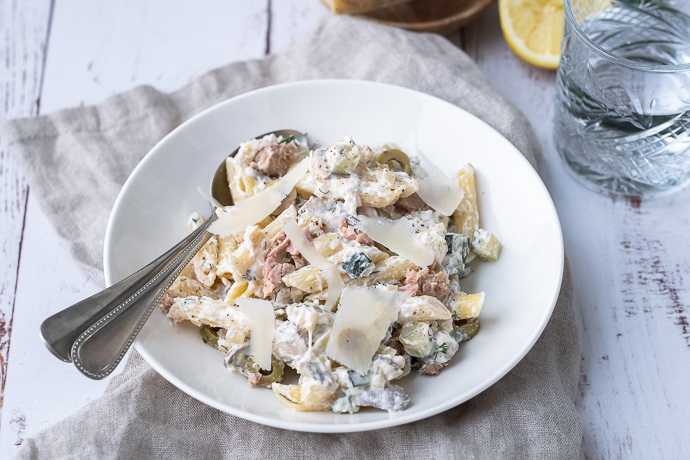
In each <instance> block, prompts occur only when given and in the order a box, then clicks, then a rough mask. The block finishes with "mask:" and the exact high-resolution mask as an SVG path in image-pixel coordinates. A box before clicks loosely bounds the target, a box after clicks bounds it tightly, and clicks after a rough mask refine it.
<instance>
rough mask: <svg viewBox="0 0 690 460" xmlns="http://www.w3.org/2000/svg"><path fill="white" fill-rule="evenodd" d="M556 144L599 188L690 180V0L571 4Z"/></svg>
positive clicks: (634, 192)
mask: <svg viewBox="0 0 690 460" xmlns="http://www.w3.org/2000/svg"><path fill="white" fill-rule="evenodd" d="M564 9H565V21H564V23H565V24H564V35H563V41H562V42H561V61H560V65H559V68H558V73H557V94H556V110H555V128H554V140H555V143H556V148H557V150H558V152H559V154H560V156H561V157H562V158H563V160H564V161H565V163H566V164H567V165H568V166H569V167H570V169H572V171H574V172H575V174H576V176H578V177H580V178H582V179H584V180H585V181H584V182H585V183H586V184H588V185H591V186H593V187H594V188H596V189H598V190H604V191H609V192H613V193H615V194H624V195H631V196H648V195H654V194H659V193H661V192H665V191H672V190H677V189H679V188H680V187H681V186H682V185H684V184H686V183H688V182H689V180H690V16H688V14H687V13H688V9H690V0H679V1H678V2H675V3H674V2H671V1H662V0H565V3H564Z"/></svg>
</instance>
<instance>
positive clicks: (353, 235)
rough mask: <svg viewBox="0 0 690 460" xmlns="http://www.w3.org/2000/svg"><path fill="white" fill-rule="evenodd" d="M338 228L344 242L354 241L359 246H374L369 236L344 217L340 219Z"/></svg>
mask: <svg viewBox="0 0 690 460" xmlns="http://www.w3.org/2000/svg"><path fill="white" fill-rule="evenodd" d="M352 220H354V219H352ZM338 226H339V227H340V231H341V232H343V237H344V238H345V239H346V240H350V241H356V242H358V243H359V244H365V245H367V246H373V245H374V240H372V239H371V238H370V237H369V235H367V234H366V233H365V232H363V231H361V230H360V229H358V228H357V227H356V226H355V225H354V224H353V223H352V222H351V221H348V219H346V218H345V217H341V218H340V222H339V224H338Z"/></svg>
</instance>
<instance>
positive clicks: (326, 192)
mask: <svg viewBox="0 0 690 460" xmlns="http://www.w3.org/2000/svg"><path fill="white" fill-rule="evenodd" d="M319 192H321V193H323V194H324V195H328V192H329V190H326V191H325V192H324V191H323V190H321V188H319Z"/></svg>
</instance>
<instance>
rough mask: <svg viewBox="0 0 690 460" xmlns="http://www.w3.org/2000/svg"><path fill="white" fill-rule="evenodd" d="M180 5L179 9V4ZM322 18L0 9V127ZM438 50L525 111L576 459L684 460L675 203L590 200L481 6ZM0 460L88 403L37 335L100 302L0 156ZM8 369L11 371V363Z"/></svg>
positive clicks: (684, 279)
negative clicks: (84, 304)
mask: <svg viewBox="0 0 690 460" xmlns="http://www.w3.org/2000/svg"><path fill="white" fill-rule="evenodd" d="M192 4H193V5H192ZM327 14H329V13H328V11H327V10H326V9H325V8H324V7H323V6H322V5H321V4H320V2H319V1H318V0H254V1H242V0H201V1H197V2H185V1H183V0H175V1H171V0H167V1H165V0H149V1H146V2H140V1H136V0H119V1H110V2H106V1H104V0H101V1H94V0H0V88H1V90H0V121H2V120H7V119H11V118H15V117H25V116H32V115H37V114H46V113H49V112H52V111H54V110H58V109H62V108H66V107H72V106H78V105H83V104H94V103H97V102H99V101H101V100H103V99H104V98H106V97H107V96H110V95H112V94H115V93H117V92H120V91H124V90H127V89H129V88H132V87H134V86H136V85H141V84H150V85H153V86H156V87H157V88H159V89H161V90H163V91H171V90H175V89H177V88H178V87H180V86H182V85H184V84H185V83H187V82H188V81H190V80H191V79H192V78H194V77H196V76H198V75H200V74H202V73H204V72H206V71H207V70H210V69H212V68H214V67H217V66H221V65H223V64H226V63H229V62H232V61H238V60H244V59H253V58H260V57H262V56H264V55H266V54H268V53H271V52H274V51H276V50H279V49H280V48H283V47H286V46H289V45H290V43H291V42H293V41H294V40H295V39H298V38H299V37H300V36H302V35H303V34H304V33H305V32H307V31H308V30H309V29H310V28H311V27H312V26H313V25H314V24H315V23H316V22H317V21H318V20H319V18H321V17H323V16H325V15H327ZM448 38H449V39H450V40H451V41H452V42H453V43H455V44H456V45H457V46H460V47H461V48H462V49H464V50H465V51H466V52H467V53H468V54H469V55H470V56H471V57H472V58H474V59H475V60H476V62H477V63H478V64H479V66H480V67H481V68H482V70H483V71H484V72H485V73H486V75H487V76H488V78H489V79H490V80H491V82H492V83H493V84H494V85H495V87H496V88H497V89H498V91H499V92H500V93H501V94H502V95H503V96H505V97H506V98H507V99H508V100H510V101H512V102H513V103H514V104H515V105H517V106H518V107H519V108H520V109H521V110H523V111H524V112H525V114H526V115H527V116H528V118H529V119H530V121H531V122H532V124H533V126H534V129H535V130H536V132H537V134H538V136H539V138H540V140H541V142H542V146H543V149H544V156H543V159H542V161H541V164H540V169H541V175H542V177H543V179H544V182H545V183H546V185H547V187H548V189H549V191H550V192H551V195H552V196H553V199H554V201H555V203H556V207H557V209H558V212H559V214H560V218H561V220H562V224H563V231H564V235H565V242H566V250H567V253H568V255H569V257H570V262H571V264H572V268H573V272H574V278H575V286H576V291H577V294H578V299H577V306H578V315H579V324H580V330H581V336H582V365H581V371H580V385H579V388H580V391H579V394H578V398H577V406H578V408H579V410H580V413H581V415H582V420H583V427H584V439H583V444H582V446H583V449H582V457H584V458H592V459H593V458H639V459H650V458H664V459H674V458H688V457H690V436H688V435H689V434H690V421H689V420H690V396H689V392H688V387H689V386H690V326H689V324H688V318H687V317H688V315H690V289H689V288H688V283H689V282H690V245H689V244H688V236H687V229H688V228H689V227H690V192H688V191H685V192H682V193H680V194H677V195H675V196H672V197H670V198H666V199H663V200H657V201H649V202H647V201H645V202H642V203H639V202H635V201H626V200H623V199H614V198H611V197H608V196H601V195H597V194H595V193H592V192H590V191H588V190H586V189H584V188H583V187H582V186H580V185H579V184H578V183H576V182H575V181H574V180H573V179H571V177H570V176H569V175H568V174H567V173H566V171H565V169H564V167H563V165H562V164H561V162H560V160H559V159H558V157H557V155H556V154H555V151H554V148H553V142H552V139H551V127H552V121H551V119H552V114H553V110H552V103H553V97H554V80H555V74H554V72H549V71H543V70H539V69H536V68H533V67H531V66H529V65H527V64H524V63H522V62H521V61H520V60H519V59H517V58H516V57H515V56H514V55H513V54H512V53H511V52H510V50H509V49H508V47H507V46H506V44H505V41H504V40H503V37H502V35H501V32H500V26H499V22H498V14H497V11H496V8H495V7H494V8H493V9H492V10H490V11H489V12H488V13H487V14H485V15H484V16H483V17H482V18H481V19H480V20H479V21H478V22H476V23H474V24H473V25H471V26H469V27H466V28H465V29H462V30H460V31H458V32H455V33H452V34H450V35H449V36H448ZM0 200H2V203H1V205H0V248H1V249H0V252H1V254H2V256H1V258H0V364H1V368H0V382H1V388H0V398H1V399H0V401H2V413H1V414H2V416H1V422H0V458H6V457H8V456H9V455H10V454H12V453H13V452H14V451H15V450H16V449H17V447H18V446H19V445H21V443H22V441H23V440H24V439H26V438H27V437H28V436H32V435H34V434H36V433H37V432H38V431H40V430H41V429H43V428H46V427H48V426H50V425H51V424H53V423H54V422H56V421H58V420H60V419H62V418H64V417H65V416H67V415H69V414H71V413H73V412H74V411H76V410H77V409H78V408H80V407H82V406H83V405H84V404H86V403H87V402H89V401H92V400H93V399H95V398H97V397H98V396H99V395H100V394H101V393H102V391H103V389H104V387H105V385H106V382H95V381H90V380H87V379H86V378H84V377H82V375H81V374H79V373H78V372H77V371H76V370H75V369H74V368H73V366H71V365H69V364H65V363H62V362H59V361H58V360H56V359H55V358H53V356H52V355H50V353H49V352H48V351H47V350H46V349H45V348H44V347H43V345H42V344H41V342H40V341H39V338H38V327H39V325H40V323H41V322H42V320H43V319H44V318H46V317H47V316H49V315H50V314H52V313H55V312H56V311H58V310H60V309H62V308H64V307H66V306H68V305H70V304H72V303H74V302H76V301H78V300H80V299H82V298H84V297H87V296H89V295H91V294H93V293H95V292H96V291H98V290H99V288H100V286H99V285H98V284H97V283H96V282H94V281H93V280H92V279H90V278H89V277H88V276H87V275H85V274H84V273H82V272H81V271H80V270H79V269H78V268H77V267H76V265H75V263H74V262H73V261H72V260H71V258H70V256H69V254H68V252H67V250H66V247H65V246H64V245H63V244H62V243H61V241H60V239H59V238H58V235H57V234H56V233H55V231H54V230H53V229H52V228H51V226H50V225H49V223H48V222H47V220H46V218H45V216H44V214H43V213H42V212H41V209H40V208H39V207H38V205H37V203H36V200H35V198H34V197H33V196H32V195H31V190H30V188H29V187H28V185H27V183H26V181H25V180H24V178H23V176H22V172H21V171H20V169H19V168H18V166H17V163H16V161H15V160H14V159H13V158H12V157H10V156H9V155H8V153H7V151H6V150H0ZM10 358H11V359H10Z"/></svg>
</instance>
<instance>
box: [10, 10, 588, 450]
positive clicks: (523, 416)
mask: <svg viewBox="0 0 690 460" xmlns="http://www.w3.org/2000/svg"><path fill="white" fill-rule="evenodd" d="M314 78H349V79H362V80H374V81H381V82H386V83H393V84H397V85H401V86H406V87H409V88H414V89H417V90H420V91H423V92H425V93H429V94H433V95H435V96H438V97H440V98H442V99H445V100H447V101H450V102H452V103H454V104H456V105H458V106H460V107H462V108H463V109H465V110H467V111H469V112H471V113H473V114H475V115H477V116H478V117H480V118H481V119H483V120H484V121H486V122H487V123H489V124H490V125H491V126H493V127H494V128H495V129H496V130H498V131H499V132H500V133H502V134H503V135H504V136H505V137H506V138H508V139H509V140H510V141H511V142H512V143H513V144H514V145H515V146H516V147H517V148H518V149H519V150H520V151H521V152H522V153H523V154H524V155H525V156H526V157H527V159H528V160H529V161H530V162H531V163H532V164H533V165H534V164H535V161H536V156H537V155H538V154H539V143H538V141H537V140H536V138H535V136H534V134H533V132H532V130H531V128H530V126H529V123H528V122H527V120H526V119H525V117H524V116H523V115H522V114H521V113H520V112H519V111H518V110H516V109H515V108H514V107H513V106H512V105H510V104H509V103H508V102H506V101H505V100H504V99H503V98H501V97H500V96H499V95H498V94H497V93H496V91H495V90H494V89H492V87H491V86H490V84H489V83H488V81H487V80H486V78H485V77H484V76H483V75H482V74H481V72H480V71H479V69H478V68H477V66H476V65H475V64H474V63H473V62H472V61H471V60H470V59H469V58H468V57H467V56H466V55H465V54H464V53H463V52H462V51H460V50H458V49H457V48H456V47H455V46H453V45H452V44H451V43H449V42H448V41H447V40H445V39H444V38H442V37H440V36H437V35H432V34H417V33H411V32H406V31H402V30H398V29H395V28H390V27H386V26H382V25H377V24H374V23H371V22H365V21H362V20H358V19H354V18H350V17H335V18H327V19H326V20H324V21H323V22H322V23H320V25H319V26H318V27H317V28H316V29H315V30H314V31H313V32H312V33H311V34H310V35H309V36H308V37H307V38H306V39H304V40H303V41H301V42H299V43H297V44H295V45H294V46H292V47H291V48H289V49H286V50H285V51H281V52H280V53H277V54H275V55H272V56H269V57H267V58H265V59H262V60H258V61H250V62H243V63H235V64H230V65H227V66H225V67H222V68H220V69H217V70H214V71H212V72H209V73H208V74H206V75H204V76H202V77H200V78H198V79H196V80H195V81H193V82H192V83H190V84H189V85H187V86H185V87H184V88H182V89H180V90H178V91H177V92H175V93H172V94H165V93H161V92H159V91H157V90H155V89H153V88H151V87H140V88H135V89H133V90H131V91H129V92H126V93H124V94H120V95H117V96H114V97H111V98H110V99H108V100H106V101H105V102H103V103H101V104H99V105H97V106H95V107H80V108H75V109H69V110H63V111H60V112H57V113H54V114H51V115H48V116H43V117H38V118H33V119H25V120H16V121H12V122H9V123H7V124H6V125H4V126H3V127H2V129H1V130H0V137H1V138H2V140H3V141H4V142H5V143H6V144H7V145H8V146H9V149H10V151H11V152H13V154H14V155H16V156H17V158H19V160H20V162H21V163H22V166H23V170H24V173H25V175H26V177H27V180H28V181H29V184H30V187H31V191H32V195H33V196H35V197H36V198H37V199H38V200H39V202H40V205H41V207H42V209H43V211H44V212H45V213H46V215H47V216H48V218H49V219H50V220H51V222H52V223H53V225H54V226H55V228H56V229H57V230H58V232H59V234H60V236H61V237H62V238H63V239H64V240H66V241H67V242H68V244H69V245H70V247H71V250H72V254H73V256H74V257H75V259H76V260H77V261H78V262H79V263H80V264H81V266H83V267H84V268H85V269H86V270H87V271H88V272H89V273H90V274H91V275H92V276H93V277H94V278H96V279H99V280H103V277H102V262H101V260H102V252H101V251H102V246H103V244H102V243H103V237H104V232H105V227H106V222H107V220H108V214H109V212H110V209H111V207H112V205H113V202H114V200H115V197H116V195H117V193H118V191H119V190H120V187H121V186H122V184H123V182H124V181H125V179H126V178H127V176H128V175H129V173H130V172H131V171H132V169H133V168H134V166H135V165H136V164H137V163H138V162H139V160H140V159H141V158H142V157H143V155H144V154H145V153H146V152H147V151H148V150H149V149H150V148H151V147H153V145H154V144H155V143H156V142H157V141H159V140H160V139H161V138H162V137H163V136H165V135H166V134H167V133H168V132H170V131H171V130H172V129H173V128H175V127H176V126H177V125H179V124H180V123H181V122H183V121H185V120H187V119H188V118H190V117H191V116H192V115H194V114H196V113H198V112H200V111H201V110H204V109H206V108H207V107H209V106H211V105H213V104H215V103H217V102H220V101H222V100H224V99H227V98H229V97H232V96H235V95H237V94H240V93H243V92H245V91H248V90H251V89H255V88H259V87H262V86H266V85H270V84H274V83H282V82H288V81H295V80H306V79H314ZM577 331H578V329H577V325H576V322H575V311H574V304H573V286H572V280H571V276H570V271H569V269H568V267H567V264H566V270H565V275H564V279H563V286H562V289H561V293H560V296H559V298H558V303H557V305H556V308H555V310H554V313H553V316H552V318H551V320H550V321H549V324H548V325H547V327H546V329H545V331H544V332H543V334H542V336H541V338H540V339H539V341H538V342H537V343H536V345H535V346H534V348H533V349H532V350H531V351H530V352H529V354H528V355H527V356H526V357H525V358H524V359H523V360H522V361H521V362H520V363H519V364H518V365H517V366H516V367H515V368H514V369H513V370H512V371H511V372H510V373H508V374H507V375H506V376H505V377H504V378H503V379H501V380H500V381H499V382H498V383H496V384H495V385H493V386H492V387H491V388H489V389H488V390H486V391H484V392H483V393H481V394H480V395H478V396H476V397H475V398H473V399H471V400H470V401H468V402H466V403H464V404H462V405H460V406H458V407H456V408H454V409H451V410H448V411H446V412H444V413H442V414H439V415H436V416H433V417H430V418H429V419H426V420H422V421H419V422H416V423H411V424H408V425H404V426H398V427H394V428H388V429H381V430H375V431H370V432H363V433H349V434H309V433H299V432H293V431H286V430H280V429H276V428H270V427H265V426H261V425H258V424H256V423H253V422H249V421H246V420H243V419H240V418H237V417H233V416H231V415H227V414H225V413H222V412H219V411H217V410H216V409H213V408H211V407H208V406H205V405H204V404H202V403H200V402H198V401H196V400H194V399H193V398H191V397H189V396H187V395H186V394H184V393H182V392H181V391H179V390H177V389H176V388H175V387H173V386H172V385H171V384H169V383H168V382H167V381H166V380H164V379H163V378H162V377H161V376H159V375H158V374H157V373H156V372H155V371H153V370H152V369H151V368H150V367H149V366H148V365H147V364H146V363H145V362H144V361H143V359H142V358H141V357H140V356H139V355H138V354H137V353H136V352H133V353H132V355H131V358H130V359H129V361H128V362H127V364H126V367H125V369H124V371H123V373H122V374H120V375H119V376H116V377H114V378H113V379H112V380H111V382H110V384H109V386H108V388H107V390H106V392H105V394H104V395H103V396H102V397H101V398H100V399H98V400H96V401H94V402H92V403H90V404H89V405H88V406H86V407H85V408H84V409H82V410H81V411H79V412H77V413H76V414H74V415H72V416H71V417H69V418H67V419H65V420H63V421H61V422H59V423H57V424H56V425H54V426H53V427H51V428H48V429H47V430H45V431H43V432H41V433H39V434H38V435H37V436H36V437H34V438H31V439H27V440H26V441H24V444H23V446H22V449H21V450H20V452H19V454H18V458H51V459H55V458H74V457H77V458H189V457H193V458H200V457H202V458H235V457H242V458H277V457H280V458H285V459H288V458H318V459H325V458H389V457H392V456H395V457H397V458H401V459H406V458H410V459H419V458H549V459H551V458H559V459H561V458H575V457H576V456H577V455H578V452H579V447H580V441H581V436H582V435H581V424H580V419H579V416H578V413H577V411H576V409H575V405H574V397H575V392H576V387H577V378H578V369H579V362H580V344H579V336H578V332H577Z"/></svg>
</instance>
